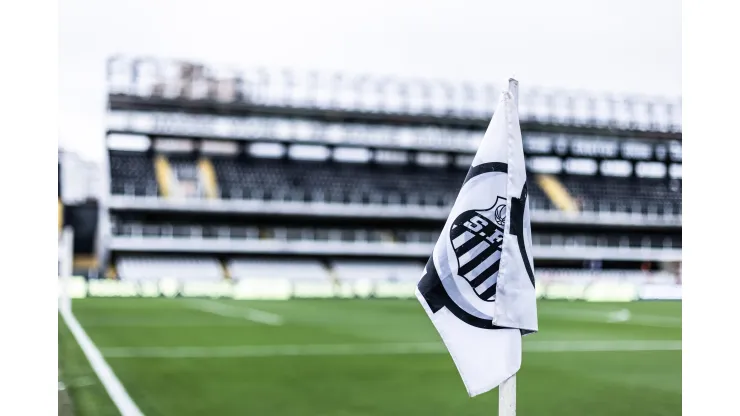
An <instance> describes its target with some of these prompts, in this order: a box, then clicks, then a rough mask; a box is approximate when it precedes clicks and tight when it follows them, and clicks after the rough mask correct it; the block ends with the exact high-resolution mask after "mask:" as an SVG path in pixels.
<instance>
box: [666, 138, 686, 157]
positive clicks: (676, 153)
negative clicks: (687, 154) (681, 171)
mask: <svg viewBox="0 0 740 416" xmlns="http://www.w3.org/2000/svg"><path fill="white" fill-rule="evenodd" d="M668 150H669V152H670V154H671V159H672V160H676V161H680V160H682V159H681V156H682V153H683V152H682V146H681V142H676V141H673V142H670V144H669V145H668Z"/></svg>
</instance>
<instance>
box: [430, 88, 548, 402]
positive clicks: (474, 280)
mask: <svg viewBox="0 0 740 416" xmlns="http://www.w3.org/2000/svg"><path fill="white" fill-rule="evenodd" d="M513 85H514V86H516V83H515V81H514V83H513ZM513 93H515V92H514V91H507V92H504V93H502V94H501V98H500V100H499V103H498V106H497V108H496V111H495V113H494V114H493V118H492V120H491V123H490V124H489V126H488V129H487V130H486V134H485V136H484V137H483V140H482V141H481V143H480V146H479V148H478V152H477V153H476V155H475V158H474V159H473V163H472V165H471V166H470V169H469V170H468V174H467V176H466V177H465V181H464V182H463V185H462V189H460V192H459V194H458V195H457V199H456V200H455V204H454V205H453V207H452V210H451V211H450V215H449V217H448V218H447V222H446V224H445V226H444V228H443V230H442V234H441V235H440V237H439V239H438V240H437V243H436V245H435V247H434V251H433V253H432V255H431V256H430V257H429V260H428V262H427V264H426V266H425V268H424V274H423V275H422V277H421V279H420V280H419V283H418V285H417V289H416V297H417V298H418V299H419V302H421V304H422V306H423V307H424V310H425V311H426V312H427V315H429V318H430V319H431V320H432V323H433V324H434V326H435V327H436V328H437V331H438V332H439V334H440V336H441V337H442V340H443V341H444V344H445V346H446V347H447V350H448V351H449V352H450V355H451V356H452V359H453V361H454V362H455V365H456V366H457V369H458V371H459V372H460V376H461V377H462V380H463V383H464V384H465V387H466V389H467V391H468V394H469V395H470V396H471V397H472V396H476V395H478V394H481V393H485V392H487V391H489V390H491V389H493V388H495V387H496V386H498V385H500V384H501V383H502V382H503V381H505V380H507V379H508V378H509V377H511V376H513V375H514V374H516V372H517V371H519V368H520V366H521V362H522V335H526V334H528V333H532V332H536V331H537V305H536V298H535V290H534V265H533V262H532V233H531V227H530V214H529V203H528V202H527V174H526V171H525V165H524V151H523V149H522V134H521V130H520V128H519V115H518V112H517V104H516V99H515V96H514V94H513Z"/></svg>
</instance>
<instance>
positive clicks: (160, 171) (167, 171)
mask: <svg viewBox="0 0 740 416" xmlns="http://www.w3.org/2000/svg"><path fill="white" fill-rule="evenodd" d="M154 173H155V175H156V177H157V185H159V193H160V196H162V197H163V198H169V197H170V195H171V194H172V187H173V185H174V183H173V182H174V177H175V175H174V173H173V172H172V166H170V161H169V160H167V157H166V156H165V155H157V156H156V157H155V158H154Z"/></svg>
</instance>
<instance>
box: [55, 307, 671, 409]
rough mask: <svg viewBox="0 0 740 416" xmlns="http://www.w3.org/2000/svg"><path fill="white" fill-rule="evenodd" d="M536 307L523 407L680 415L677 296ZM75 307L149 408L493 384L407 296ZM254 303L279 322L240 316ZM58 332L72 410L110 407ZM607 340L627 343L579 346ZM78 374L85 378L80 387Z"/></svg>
mask: <svg viewBox="0 0 740 416" xmlns="http://www.w3.org/2000/svg"><path fill="white" fill-rule="evenodd" d="M204 305H205V306H207V308H204V307H203V306H204ZM538 308H539V319H540V332H539V333H537V334H534V335H531V336H527V337H525V340H524V345H525V353H524V357H523V364H522V370H521V371H520V372H519V376H518V380H517V381H518V383H517V384H518V385H517V397H518V400H517V406H518V414H520V415H545V414H547V415H576V416H577V415H605V416H608V415H626V414H629V415H632V416H638V415H676V414H680V412H681V351H680V339H681V303H680V302H642V303H630V304H605V303H598V304H594V303H585V302H564V301H563V302H560V301H540V302H539V305H538ZM73 309H74V313H75V315H76V316H77V318H78V319H79V321H80V323H81V324H82V326H83V327H84V328H85V330H86V331H87V333H88V335H90V337H91V338H92V339H93V342H95V344H96V345H97V347H98V348H100V350H101V351H102V352H103V354H104V356H106V360H107V361H108V363H109V364H110V365H111V366H112V368H113V370H114V371H115V373H116V374H117V375H118V377H119V379H120V380H121V382H122V383H123V384H124V386H125V387H126V389H127V391H128V392H129V394H130V395H131V396H132V398H133V400H134V401H135V402H136V403H137V405H138V406H139V408H141V410H142V411H143V412H144V413H145V414H147V415H149V416H151V415H202V414H211V415H268V414H269V415H326V416H340V415H425V416H426V415H494V414H496V413H497V401H498V394H497V391H496V390H494V391H492V392H489V393H486V394H483V395H481V396H478V397H476V398H474V399H470V398H468V397H467V394H466V392H465V389H464V387H463V385H462V382H461V380H460V377H459V375H458V373H457V370H456V369H455V367H454V364H453V362H452V359H451V358H450V357H449V355H448V354H447V353H446V352H445V351H444V350H443V346H442V343H441V341H440V339H439V336H438V335H437V333H436V331H435V329H434V327H433V326H432V324H431V322H430V321H429V319H428V318H427V317H426V315H425V314H424V312H423V310H422V309H421V306H420V305H418V303H417V302H416V301H415V300H335V299H331V300H292V301H234V300H193V299H81V300H76V301H74V304H73ZM250 309H252V310H254V309H257V310H259V311H262V312H268V313H270V314H274V315H277V316H279V317H280V318H281V319H282V323H281V324H280V325H274V324H272V325H271V324H267V323H265V322H258V321H260V320H258V321H252V320H249V319H247V318H245V316H246V317H248V316H251V315H250V314H249V311H250ZM625 310H628V311H629V313H627V312H625ZM214 311H215V312H214ZM59 339H60V366H61V367H62V377H63V378H64V379H65V382H67V384H68V389H69V391H70V395H71V397H72V401H73V403H74V406H75V411H76V414H77V415H78V416H92V415H108V414H116V411H115V408H114V407H113V404H112V402H111V401H110V399H108V398H107V396H106V394H105V391H104V390H103V389H102V386H101V385H100V384H99V382H97V380H96V379H94V376H93V375H92V372H91V371H90V369H89V368H88V367H86V365H87V363H86V361H85V358H84V356H82V355H81V351H80V350H79V347H77V345H76V343H75V341H74V339H73V338H72V336H71V334H69V333H68V332H67V329H66V328H65V327H64V325H63V323H62V321H61V320H60V337H59ZM600 341H609V342H600ZM612 341H614V342H613V343H612ZM632 341H647V342H641V343H637V342H632ZM327 344H330V346H328V347H327V346H326V345H327ZM609 345H614V346H616V347H615V348H612V349H615V350H622V351H582V349H584V348H585V349H593V347H594V346H596V349H604V348H606V349H610V348H609V347H608V346H609ZM260 346H262V347H260ZM604 346H607V347H604ZM666 346H667V347H666ZM152 347H154V348H152ZM653 347H654V348H656V349H657V350H654V351H649V350H647V349H650V348H653ZM664 347H665V348H664ZM553 348H554V349H559V351H552V349H553ZM629 348H632V349H634V350H633V351H623V350H624V349H629ZM578 349H581V351H574V350H578ZM417 350H418V351H417ZM563 350H564V351H563ZM491 353H492V354H495V351H492V352H491ZM178 355H179V356H178ZM81 377H82V378H83V379H87V380H89V379H92V380H93V382H92V383H90V382H87V383H82V384H81V385H79V386H75V380H78V381H79V379H80V378H81ZM78 384H80V383H78Z"/></svg>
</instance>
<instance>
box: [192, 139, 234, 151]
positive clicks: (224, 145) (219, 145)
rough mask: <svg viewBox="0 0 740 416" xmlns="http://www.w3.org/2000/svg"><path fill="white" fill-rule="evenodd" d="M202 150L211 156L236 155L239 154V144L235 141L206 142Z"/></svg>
mask: <svg viewBox="0 0 740 416" xmlns="http://www.w3.org/2000/svg"><path fill="white" fill-rule="evenodd" d="M200 150H201V151H202V152H203V153H205V154H211V155H235V154H237V153H238V152H239V144H238V143H237V142H233V141H220V140H204V141H203V143H201V147H200Z"/></svg>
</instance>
